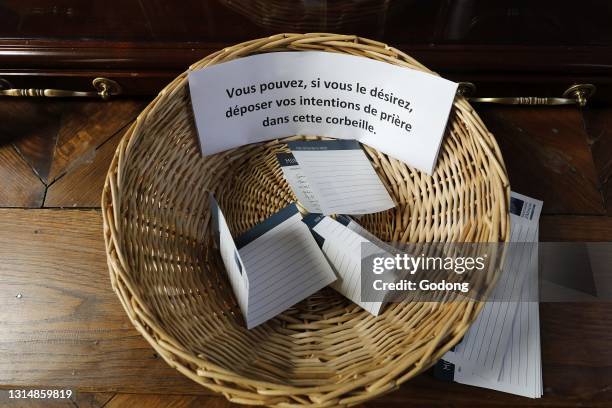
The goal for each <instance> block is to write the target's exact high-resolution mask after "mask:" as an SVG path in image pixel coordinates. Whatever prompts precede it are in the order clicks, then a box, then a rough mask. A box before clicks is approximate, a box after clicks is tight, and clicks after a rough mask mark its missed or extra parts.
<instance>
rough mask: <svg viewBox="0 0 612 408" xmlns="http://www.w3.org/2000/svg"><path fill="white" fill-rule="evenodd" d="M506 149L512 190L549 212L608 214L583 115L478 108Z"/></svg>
mask: <svg viewBox="0 0 612 408" xmlns="http://www.w3.org/2000/svg"><path fill="white" fill-rule="evenodd" d="M475 107H476V110H477V111H478V113H479V115H480V116H481V117H482V119H483V121H484V123H485V125H487V127H488V128H489V130H490V131H491V132H492V133H493V134H494V135H495V138H496V139H497V141H498V143H499V146H500V148H501V150H502V154H503V157H504V161H505V162H506V167H507V169H508V176H509V177H510V183H511V186H512V190H513V191H518V192H520V193H522V194H525V195H528V196H531V197H534V198H537V199H540V200H543V201H544V208H543V213H545V214H604V213H605V208H604V203H603V200H602V197H601V194H600V192H599V179H598V176H597V171H596V169H595V166H594V164H593V158H592V156H591V150H590V148H589V143H588V137H587V134H586V133H585V130H584V124H583V121H582V116H581V111H580V110H578V109H576V108H575V107H555V108H534V107H517V106H509V107H502V106H483V105H475Z"/></svg>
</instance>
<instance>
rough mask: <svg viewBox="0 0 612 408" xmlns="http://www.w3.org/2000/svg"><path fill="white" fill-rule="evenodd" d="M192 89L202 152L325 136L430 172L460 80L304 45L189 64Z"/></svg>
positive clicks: (208, 153)
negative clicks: (194, 68)
mask: <svg viewBox="0 0 612 408" xmlns="http://www.w3.org/2000/svg"><path fill="white" fill-rule="evenodd" d="M189 90H190V93H191V102H192V106H193V112H194V116H195V123H196V127H197V129H198V134H199V138H200V146H201V148H202V154H204V155H210V154H215V153H218V152H221V151H224V150H227V149H231V148H234V147H238V146H242V145H246V144H249V143H256V142H262V141H265V140H270V139H277V138H282V137H286V136H292V135H298V134H302V135H323V136H328V137H333V138H338V139H357V140H359V141H360V142H361V143H365V144H367V145H369V146H371V147H374V148H375V149H378V150H379V151H381V152H383V153H386V154H387V155H389V156H391V157H394V158H396V159H398V160H400V161H402V162H405V163H406V164H408V165H410V166H413V167H415V168H417V169H419V170H421V171H424V172H426V173H428V174H431V173H432V172H433V169H434V166H435V164H436V159H437V156H438V150H439V148H440V144H441V141H442V137H443V135H444V132H445V129H446V124H447V121H448V117H449V114H450V111H451V108H452V106H453V101H454V99H455V95H456V91H457V84H456V83H454V82H451V81H448V80H446V79H443V78H440V77H439V76H436V75H433V74H430V73H427V72H422V71H419V70H416V69H412V68H408V67H403V66H398V65H394V64H390V63H387V62H382V61H377V60H374V59H370V58H365V57H359V56H354V55H348V54H340V53H331V52H322V51H302V52H271V53H264V54H258V55H251V56H248V57H244V58H237V59H235V60H232V61H228V62H223V63H221V64H216V65H212V66H209V67H206V68H202V69H200V70H197V71H191V72H189ZM298 161H299V160H298Z"/></svg>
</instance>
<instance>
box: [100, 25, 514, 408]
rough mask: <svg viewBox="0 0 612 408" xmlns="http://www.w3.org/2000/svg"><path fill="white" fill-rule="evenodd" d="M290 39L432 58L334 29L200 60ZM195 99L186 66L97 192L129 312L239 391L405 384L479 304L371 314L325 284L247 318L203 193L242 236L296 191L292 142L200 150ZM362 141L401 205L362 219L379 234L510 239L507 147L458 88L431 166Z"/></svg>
mask: <svg viewBox="0 0 612 408" xmlns="http://www.w3.org/2000/svg"><path fill="white" fill-rule="evenodd" d="M287 50H291V51H305V50H322V51H328V52H341V53H348V54H353V55H358V56H362V57H364V58H372V59H376V60H380V61H385V62H387V63H389V64H395V65H399V66H403V67H406V68H412V69H418V70H422V71H427V72H429V71H428V70H427V69H426V68H425V67H423V66H422V65H421V64H419V63H418V62H417V61H415V60H414V59H412V58H411V57H409V56H408V55H406V54H404V53H402V52H401V51H399V50H396V49H394V48H391V47H389V46H387V45H385V44H381V43H379V42H375V41H371V40H367V39H364V38H359V37H355V36H350V35H333V34H281V35H275V36H272V37H268V38H263V39H258V40H254V41H249V42H245V43H242V44H238V45H236V46H233V47H228V48H225V49H223V50H221V51H218V52H216V53H214V54H212V55H210V56H208V57H206V58H204V59H203V60H201V61H200V62H198V63H196V64H195V65H193V66H192V67H191V69H192V70H195V69H199V68H204V67H206V66H210V65H213V64H217V63H220V62H224V61H228V60H232V59H235V58H240V57H243V56H247V55H251V54H256V53H262V52H274V51H287ZM190 104H191V102H190V97H189V90H188V86H187V74H186V73H184V74H182V75H180V76H179V77H178V78H176V80H174V81H173V82H172V83H171V84H170V85H168V86H167V87H166V88H165V89H164V90H163V91H162V92H161V93H160V94H159V96H157V98H155V100H154V101H153V102H151V103H150V104H149V106H148V107H147V108H146V109H145V110H144V111H143V112H142V114H141V115H140V116H139V117H138V119H137V121H136V122H135V123H134V124H133V125H132V126H131V128H130V129H129V130H128V132H127V133H126V135H125V136H124V138H123V140H122V142H121V143H120V145H119V147H118V148H117V152H116V154H115V157H114V159H113V162H112V164H111V166H110V169H109V172H108V176H107V179H106V185H105V188H104V193H103V196H102V207H103V217H104V237H105V241H106V251H107V255H108V265H109V269H110V276H111V281H112V286H113V289H114V290H115V292H116V293H117V295H118V297H119V300H120V301H121V303H122V304H123V307H124V308H125V310H126V312H127V314H128V316H129V318H130V320H131V321H132V323H133V324H134V326H135V327H136V328H137V329H138V330H139V332H140V333H142V335H143V336H144V337H145V338H146V339H147V341H148V342H149V343H150V344H151V345H152V346H153V348H154V349H155V350H156V351H157V353H159V355H160V356H162V357H163V358H164V360H165V361H166V362H167V363H168V364H170V365H171V366H172V367H175V368H176V369H178V370H179V371H180V372H181V373H183V374H185V375H186V376H188V377H189V378H191V379H192V380H194V381H196V382H198V383H200V384H202V385H203V386H205V387H207V388H209V389H211V390H213V391H216V392H218V393H222V394H223V395H225V396H226V397H227V398H228V399H229V400H231V401H234V402H238V403H245V404H264V405H271V406H278V407H287V406H317V407H327V406H348V405H352V404H356V403H359V402H363V401H365V400H368V399H371V398H375V397H377V396H379V395H381V394H384V393H386V392H389V391H391V390H394V389H396V388H397V387H398V386H399V385H400V384H402V383H403V382H405V381H407V380H409V379H410V378H412V377H414V376H415V375H417V374H419V373H420V372H422V371H423V370H425V369H427V368H428V367H430V366H431V365H432V364H434V363H435V362H436V360H438V359H439V358H440V356H442V354H443V353H444V352H446V351H447V350H448V349H449V348H451V347H452V346H453V345H454V344H456V343H457V342H458V341H459V340H460V339H461V337H462V336H463V334H464V333H465V331H466V329H467V328H468V327H469V325H470V323H471V322H472V321H473V319H474V318H475V316H476V315H477V313H478V311H479V309H480V304H478V303H474V302H466V301H464V302H454V303H445V304H440V303H434V302H427V303H426V302H419V303H414V302H413V303H404V304H389V305H387V306H386V308H385V309H384V313H382V315H380V316H378V317H372V316H371V315H369V314H368V313H367V312H365V311H364V310H362V309H361V308H359V307H358V306H356V305H354V304H353V303H351V302H350V301H348V300H347V299H345V298H344V297H342V296H341V295H339V294H338V293H336V292H334V291H333V290H331V289H328V288H327V289H324V290H322V291H320V292H319V293H317V294H315V295H313V296H311V297H310V298H308V299H306V300H305V301H303V302H301V303H300V304H298V305H297V306H295V307H293V308H291V309H290V310H288V311H286V312H285V313H283V314H282V315H280V316H278V317H277V318H274V319H273V320H271V321H269V322H268V323H265V324H263V325H261V326H259V327H257V328H256V329H254V330H250V331H249V330H246V329H245V327H244V324H243V322H242V317H241V315H240V310H239V309H238V307H237V305H236V302H235V300H234V296H233V294H232V291H231V288H230V287H229V283H228V281H227V278H226V275H225V270H224V268H223V264H222V263H221V261H220V257H219V255H218V253H217V252H216V250H215V249H213V248H212V245H211V243H212V235H211V231H210V229H211V228H210V227H211V217H210V213H209V208H208V192H209V191H213V192H214V193H215V195H216V196H217V197H218V198H219V200H220V202H221V205H222V207H223V208H224V211H225V213H226V216H227V218H228V223H229V224H230V228H231V229H232V232H233V233H234V234H239V233H241V232H244V231H245V230H247V229H248V228H250V227H252V226H253V225H255V224H256V223H258V222H259V221H261V220H263V219H264V218H266V217H268V216H270V215H271V214H273V213H274V212H276V211H277V210H279V209H280V208H282V207H284V206H286V205H287V204H288V203H291V202H294V201H295V197H294V196H293V194H292V193H291V190H290V189H289V187H288V186H287V183H286V182H285V180H284V178H283V176H282V174H281V170H280V168H279V167H278V165H277V164H276V160H275V153H276V152H278V151H280V150H282V149H283V148H284V146H285V145H284V144H283V142H282V141H271V142H269V143H265V144H258V145H249V146H243V147H240V148H237V149H234V150H231V151H227V152H223V153H220V154H217V155H214V156H210V157H205V158H203V157H202V156H201V155H200V151H199V148H198V142H197V134H196V129H195V127H194V121H193V114H192V110H191V105H190ZM366 151H367V154H368V155H369V157H370V159H371V160H372V163H373V165H374V166H375V168H376V171H377V172H378V174H379V175H380V177H381V179H382V180H383V181H384V183H385V184H386V185H387V187H388V189H389V191H390V192H391V194H392V195H393V196H394V199H395V201H396V202H397V203H398V206H397V207H396V208H394V209H392V210H389V211H387V212H384V213H379V214H375V215H368V216H366V217H364V218H363V219H362V220H361V221H360V222H361V223H362V224H363V226H365V227H366V228H367V229H369V230H370V231H371V232H373V233H375V234H376V235H378V236H379V237H380V238H382V239H384V240H387V241H399V242H432V241H435V242H450V241H458V242H501V241H506V240H507V239H508V235H509V226H508V210H507V202H508V195H509V187H508V180H507V176H506V172H505V168H504V164H503V161H502V157H501V155H500V152H499V149H498V146H497V144H496V143H495V140H494V138H493V136H492V135H491V134H490V133H489V132H488V131H487V129H486V127H485V126H484V125H483V123H482V122H481V120H480V118H479V117H478V115H477V114H476V113H475V112H474V111H473V109H472V108H471V107H470V105H469V104H468V103H467V102H466V101H465V99H464V98H463V97H458V98H457V99H456V101H455V105H454V109H453V112H452V113H451V118H450V120H449V125H448V131H447V134H446V136H445V138H444V142H443V144H442V148H441V150H440V156H439V159H438V163H437V166H436V170H435V173H434V174H433V176H428V175H426V174H423V173H421V172H419V171H417V170H415V169H412V168H410V167H409V166H407V165H405V164H404V163H401V162H399V161H397V160H394V159H391V158H389V157H387V156H386V155H385V154H382V153H380V152H377V151H376V150H373V149H371V148H366Z"/></svg>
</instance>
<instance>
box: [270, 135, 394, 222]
mask: <svg viewBox="0 0 612 408" xmlns="http://www.w3.org/2000/svg"><path fill="white" fill-rule="evenodd" d="M287 145H288V146H289V148H290V149H291V152H292V156H291V155H287V154H279V155H277V159H278V161H279V164H280V165H281V168H282V170H283V174H284V175H285V178H286V179H287V181H288V182H289V186H290V187H291V189H292V190H293V192H294V193H295V195H296V197H297V198H298V200H299V201H300V202H301V203H302V205H303V206H304V207H305V208H306V209H307V210H308V211H309V212H311V213H322V214H324V215H330V214H369V213H375V212H379V211H384V210H388V209H389V208H393V207H395V204H394V202H393V199H392V198H391V196H390V195H389V193H388V191H387V189H386V188H385V186H384V185H383V183H382V182H381V180H380V178H379V177H378V175H377V174H376V171H374V168H373V167H372V164H371V163H370V161H369V160H368V158H367V156H366V155H365V152H364V151H363V149H362V148H361V146H360V145H359V143H358V142H357V141H355V140H318V141H301V142H289V143H287Z"/></svg>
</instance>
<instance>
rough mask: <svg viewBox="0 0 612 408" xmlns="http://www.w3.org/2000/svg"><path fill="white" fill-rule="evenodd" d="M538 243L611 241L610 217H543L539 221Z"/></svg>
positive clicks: (611, 227) (611, 224) (611, 222)
mask: <svg viewBox="0 0 612 408" xmlns="http://www.w3.org/2000/svg"><path fill="white" fill-rule="evenodd" d="M540 241H542V242H545V241H585V242H589V241H591V242H597V241H612V217H607V216H580V215H545V216H543V217H542V218H541V219H540Z"/></svg>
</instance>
